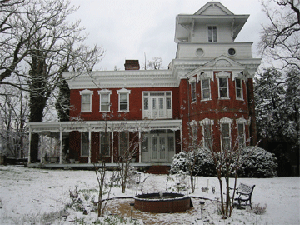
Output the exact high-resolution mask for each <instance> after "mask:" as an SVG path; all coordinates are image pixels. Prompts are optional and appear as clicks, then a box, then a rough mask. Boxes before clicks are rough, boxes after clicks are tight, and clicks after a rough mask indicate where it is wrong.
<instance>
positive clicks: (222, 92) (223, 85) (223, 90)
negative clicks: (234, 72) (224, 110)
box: [218, 77, 229, 98]
mask: <svg viewBox="0 0 300 225" xmlns="http://www.w3.org/2000/svg"><path fill="white" fill-rule="evenodd" d="M218 85H219V98H228V97H229V96H228V78H227V77H219V83H218Z"/></svg>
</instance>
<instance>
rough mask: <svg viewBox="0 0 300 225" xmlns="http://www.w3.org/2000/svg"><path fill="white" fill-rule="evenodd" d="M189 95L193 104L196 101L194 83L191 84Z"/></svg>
mask: <svg viewBox="0 0 300 225" xmlns="http://www.w3.org/2000/svg"><path fill="white" fill-rule="evenodd" d="M191 94H192V102H195V101H196V100H197V96H196V82H192V83H191Z"/></svg>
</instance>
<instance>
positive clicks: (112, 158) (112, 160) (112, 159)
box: [111, 131, 114, 163]
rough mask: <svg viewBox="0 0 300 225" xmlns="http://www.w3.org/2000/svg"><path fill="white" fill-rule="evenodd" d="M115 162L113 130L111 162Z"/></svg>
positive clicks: (112, 134) (112, 133)
mask: <svg viewBox="0 0 300 225" xmlns="http://www.w3.org/2000/svg"><path fill="white" fill-rule="evenodd" d="M113 162H114V132H113V131H111V163H113Z"/></svg>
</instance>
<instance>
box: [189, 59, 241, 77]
mask: <svg viewBox="0 0 300 225" xmlns="http://www.w3.org/2000/svg"><path fill="white" fill-rule="evenodd" d="M245 70H246V67H245V66H244V65H242V64H240V63H238V62H236V61H234V60H232V59H230V58H229V57H227V56H220V57H218V58H215V59H213V60H212V61H209V62H207V63H205V64H204V65H202V66H200V67H198V68H197V69H195V70H193V71H191V72H189V73H188V74H187V77H193V76H195V75H197V80H199V79H200V77H202V78H204V77H207V78H211V79H212V80H213V72H216V71H219V72H222V71H223V72H224V71H231V72H232V79H234V78H235V77H240V76H241V75H242V74H243V73H244V72H245Z"/></svg>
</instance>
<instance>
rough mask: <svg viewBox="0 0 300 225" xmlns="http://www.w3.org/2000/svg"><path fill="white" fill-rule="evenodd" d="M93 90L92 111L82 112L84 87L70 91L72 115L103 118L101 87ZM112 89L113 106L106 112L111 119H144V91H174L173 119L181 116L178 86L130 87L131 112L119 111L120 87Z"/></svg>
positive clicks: (83, 117) (85, 117)
mask: <svg viewBox="0 0 300 225" xmlns="http://www.w3.org/2000/svg"><path fill="white" fill-rule="evenodd" d="M91 90H92V91H93V97H92V112H81V95H80V93H79V92H80V91H82V89H76V90H71V92H70V105H71V110H70V116H71V117H80V118H81V119H83V120H86V121H97V120H103V117H102V115H103V113H101V112H99V108H100V96H99V94H98V91H99V90H101V89H91ZM109 90H111V91H112V94H111V95H110V102H111V108H110V111H111V112H110V113H106V114H107V116H108V117H109V118H110V120H124V119H127V120H141V119H142V104H143V101H142V97H143V95H142V92H143V91H172V109H173V119H176V118H177V119H178V118H179V111H178V96H179V93H178V88H128V90H131V94H129V112H127V113H125V112H118V94H117V90H120V88H110V89H109Z"/></svg>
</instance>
